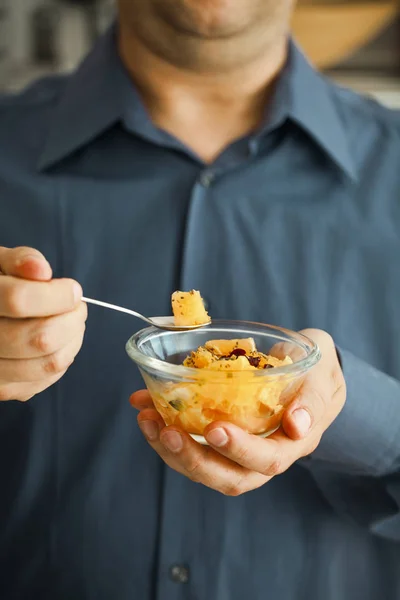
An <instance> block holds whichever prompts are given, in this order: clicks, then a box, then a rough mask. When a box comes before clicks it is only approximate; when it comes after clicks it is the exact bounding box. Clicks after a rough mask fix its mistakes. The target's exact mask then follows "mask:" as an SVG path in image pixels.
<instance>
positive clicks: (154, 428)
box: [139, 420, 158, 442]
mask: <svg viewBox="0 0 400 600" xmlns="http://www.w3.org/2000/svg"><path fill="white" fill-rule="evenodd" d="M139 427H140V429H141V430H142V433H143V435H144V436H145V437H146V438H147V439H148V440H149V442H154V441H155V440H156V439H157V438H158V425H157V423H156V422H155V421H150V420H148V421H141V422H140V423H139Z"/></svg>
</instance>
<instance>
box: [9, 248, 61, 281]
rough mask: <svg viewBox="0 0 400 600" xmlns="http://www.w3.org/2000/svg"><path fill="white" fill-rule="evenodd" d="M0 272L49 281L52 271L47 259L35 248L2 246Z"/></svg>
mask: <svg viewBox="0 0 400 600" xmlns="http://www.w3.org/2000/svg"><path fill="white" fill-rule="evenodd" d="M0 272H1V273H3V274H4V275H12V276H14V277H22V278H23V279H35V280H37V281H48V280H50V279H51V277H52V270H51V267H50V265H49V263H48V262H47V260H46V258H45V257H44V256H43V254H42V253H41V252H39V251H38V250H35V249H34V248H27V247H19V248H4V247H3V246H0Z"/></svg>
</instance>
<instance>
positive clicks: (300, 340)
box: [125, 319, 321, 379]
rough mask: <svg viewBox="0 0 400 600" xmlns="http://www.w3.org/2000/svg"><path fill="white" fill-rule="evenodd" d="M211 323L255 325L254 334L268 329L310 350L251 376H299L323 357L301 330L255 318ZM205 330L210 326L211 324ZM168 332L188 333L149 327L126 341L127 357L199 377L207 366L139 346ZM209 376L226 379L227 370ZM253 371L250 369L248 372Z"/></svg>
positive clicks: (143, 364)
mask: <svg viewBox="0 0 400 600" xmlns="http://www.w3.org/2000/svg"><path fill="white" fill-rule="evenodd" d="M212 325H214V326H215V327H218V328H221V329H233V330H235V326H236V327H238V326H240V327H245V328H246V329H249V330H250V334H251V329H252V328H253V330H254V331H253V333H254V334H255V335H257V334H261V335H262V334H263V332H262V331H258V330H259V329H260V328H265V332H264V335H266V336H267V337H270V338H274V337H276V342H277V343H278V342H289V343H290V342H291V343H293V344H295V345H297V346H298V347H299V346H300V347H301V348H302V349H303V350H305V351H306V352H307V354H306V356H305V357H304V358H302V359H301V360H298V361H295V362H294V363H293V364H291V365H284V366H282V367H275V368H273V369H265V370H264V369H263V370H261V369H260V370H259V371H251V375H252V377H254V375H256V376H257V377H264V378H266V379H271V378H274V377H277V376H283V375H286V376H290V375H291V376H292V377H293V376H299V375H301V374H303V373H305V372H307V371H309V370H310V369H311V367H313V366H314V365H315V364H317V362H318V361H319V360H320V358H321V352H320V349H319V347H318V345H317V344H316V343H315V342H314V341H313V340H312V339H311V338H309V337H307V336H306V335H304V334H302V333H298V332H296V331H291V330H290V329H285V328H284V327H278V326H277V325H269V324H267V323H255V322H252V321H230V320H217V319H216V320H214V319H213V321H212ZM206 329H209V328H208V327H207V328H206ZM267 329H269V330H272V331H274V332H276V336H275V335H273V334H272V333H270V332H268V331H267ZM237 331H238V334H240V331H241V330H240V329H238V330H237ZM157 332H158V333H159V334H166V335H168V334H169V335H176V334H178V335H179V333H180V335H184V333H185V332H177V333H176V334H175V333H174V332H168V331H162V330H160V329H158V328H157V327H146V328H145V329H141V330H140V331H138V332H137V333H135V334H134V335H132V336H131V337H130V338H129V340H128V341H127V343H126V346H125V349H126V352H127V354H128V356H129V357H130V358H131V359H132V360H133V361H134V362H135V363H136V364H137V365H138V366H139V367H142V368H143V369H144V370H151V371H153V372H158V373H160V374H161V373H163V374H165V375H169V376H171V377H173V378H183V379H193V378H196V379H197V378H198V377H199V374H200V373H201V371H203V370H204V369H195V368H193V367H184V366H182V365H174V364H172V363H167V362H166V361H163V360H161V359H159V358H154V357H152V356H147V355H146V354H144V353H143V352H141V350H140V349H139V345H140V344H141V343H142V342H143V341H145V340H146V338H149V337H151V336H152V335H153V334H155V333H157ZM282 334H285V336H287V337H282ZM207 372H208V374H209V376H210V375H211V373H212V379H214V378H215V379H220V378H224V379H226V373H225V372H221V371H207ZM243 373H244V372H243V371H236V372H235V371H232V374H233V376H235V374H240V375H241V376H242V377H243ZM249 373H250V372H249Z"/></svg>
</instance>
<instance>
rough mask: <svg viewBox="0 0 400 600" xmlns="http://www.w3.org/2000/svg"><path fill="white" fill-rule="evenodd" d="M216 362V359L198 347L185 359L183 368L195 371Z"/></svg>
mask: <svg viewBox="0 0 400 600" xmlns="http://www.w3.org/2000/svg"><path fill="white" fill-rule="evenodd" d="M216 360H217V358H216V357H214V356H213V355H212V354H211V352H209V351H208V350H206V349H205V348H202V347H200V348H198V349H197V350H196V351H195V352H192V353H191V355H190V356H188V357H187V358H185V360H184V362H183V366H184V367H194V368H195V369H206V368H207V367H209V366H210V365H211V363H213V362H215V361H216Z"/></svg>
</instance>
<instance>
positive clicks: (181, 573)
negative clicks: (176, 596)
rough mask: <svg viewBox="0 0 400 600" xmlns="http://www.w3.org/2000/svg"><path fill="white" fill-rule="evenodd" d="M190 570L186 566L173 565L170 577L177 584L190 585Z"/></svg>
mask: <svg viewBox="0 0 400 600" xmlns="http://www.w3.org/2000/svg"><path fill="white" fill-rule="evenodd" d="M189 575H190V573H189V569H188V568H187V567H185V566H184V565H172V567H171V568H170V570H169V576H170V578H171V579H172V581H174V582H175V583H188V581H189Z"/></svg>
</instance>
